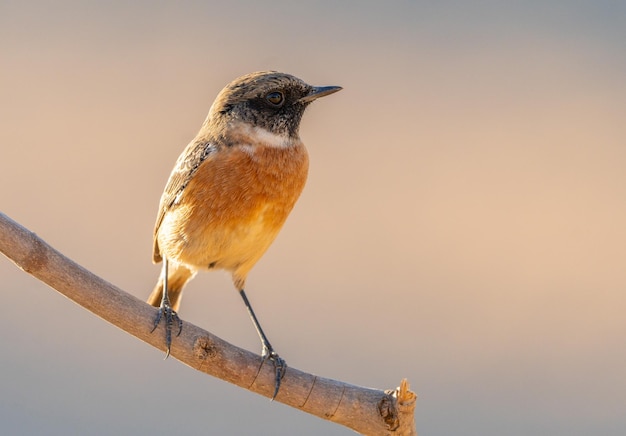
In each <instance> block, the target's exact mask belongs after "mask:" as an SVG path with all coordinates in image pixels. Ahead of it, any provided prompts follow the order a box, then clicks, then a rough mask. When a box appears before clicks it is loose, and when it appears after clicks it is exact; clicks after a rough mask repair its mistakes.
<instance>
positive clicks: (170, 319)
mask: <svg viewBox="0 0 626 436" xmlns="http://www.w3.org/2000/svg"><path fill="white" fill-rule="evenodd" d="M163 317H164V318H165V347H166V350H165V358H166V359H167V358H168V357H169V355H170V347H171V345H172V325H173V324H174V322H176V323H177V324H178V333H176V336H180V333H181V332H182V331H183V321H182V320H181V319H180V318H179V316H178V314H177V313H176V311H175V310H173V309H172V307H171V306H170V305H169V304H164V305H161V307H159V311H158V312H157V316H156V318H155V319H154V326H152V330H150V333H152V332H153V331H154V330H156V328H157V327H158V325H159V323H160V322H161V318H163Z"/></svg>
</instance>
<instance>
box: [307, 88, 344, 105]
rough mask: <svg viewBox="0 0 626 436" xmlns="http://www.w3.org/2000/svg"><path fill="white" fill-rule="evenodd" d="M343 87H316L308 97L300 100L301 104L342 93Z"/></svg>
mask: <svg viewBox="0 0 626 436" xmlns="http://www.w3.org/2000/svg"><path fill="white" fill-rule="evenodd" d="M342 89H343V88H342V87H341V86H314V87H313V88H312V89H311V92H309V93H308V94H307V95H305V96H304V97H302V98H301V99H300V100H298V101H299V102H301V103H311V102H312V101H313V100H316V99H318V98H320V97H324V96H327V95H330V94H334V93H335V92H337V91H341V90H342Z"/></svg>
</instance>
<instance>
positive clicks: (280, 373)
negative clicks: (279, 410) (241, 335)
mask: <svg viewBox="0 0 626 436" xmlns="http://www.w3.org/2000/svg"><path fill="white" fill-rule="evenodd" d="M261 357H263V363H265V361H266V360H268V359H269V360H270V361H271V362H272V364H273V365H274V374H275V378H274V395H272V401H273V400H274V398H276V395H277V394H278V390H279V389H280V382H281V381H282V379H283V377H284V376H285V372H286V371H287V362H285V360H284V359H283V358H282V357H280V356H279V355H278V353H277V352H276V351H274V349H273V348H272V346H271V345H269V344H268V345H266V344H264V345H263V352H262V353H261Z"/></svg>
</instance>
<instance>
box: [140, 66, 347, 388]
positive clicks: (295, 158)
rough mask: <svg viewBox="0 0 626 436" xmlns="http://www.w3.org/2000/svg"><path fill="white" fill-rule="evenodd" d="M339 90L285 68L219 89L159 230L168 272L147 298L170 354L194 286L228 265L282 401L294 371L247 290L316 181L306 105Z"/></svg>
mask: <svg viewBox="0 0 626 436" xmlns="http://www.w3.org/2000/svg"><path fill="white" fill-rule="evenodd" d="M341 89H342V88H341V87H339V86H323V87H316V86H311V85H308V84H306V83H305V82H303V81H302V80H300V79H298V78H297V77H294V76H292V75H289V74H284V73H279V72H276V71H263V72H256V73H251V74H248V75H245V76H242V77H239V78H238V79H235V80H234V81H232V82H231V83H229V84H228V85H226V87H225V88H224V89H223V90H222V91H221V92H220V93H219V94H218V96H217V97H216V99H215V101H214V102H213V105H212V106H211V109H210V110H209V114H208V116H207V118H206V120H205V121H204V123H203V124H202V127H201V128H200V131H199V132H198V134H197V135H196V137H195V138H194V139H193V140H192V141H191V142H190V143H189V144H188V145H187V147H186V148H185V149H184V151H183V152H182V154H181V155H180V156H179V157H178V160H177V161H176V165H175V166H174V169H173V170H172V173H171V174H170V177H169V180H168V182H167V185H166V186H165V190H164V191H163V195H162V196H161V201H160V204H159V212H158V214H157V219H156V224H155V226H154V251H153V261H154V263H158V262H160V261H161V260H162V261H163V269H162V273H161V276H160V278H159V280H158V282H157V284H156V286H155V288H154V290H153V291H152V293H151V294H150V297H149V298H148V303H149V304H151V305H153V306H155V307H159V310H158V313H157V316H156V318H155V321H154V327H153V329H152V330H153V331H154V330H155V329H156V327H157V326H158V325H159V323H160V321H161V319H162V318H164V320H165V342H166V348H167V351H166V357H167V356H168V355H169V353H170V346H171V342H172V327H173V324H174V323H176V324H177V326H176V328H177V334H180V332H181V331H182V321H181V320H180V318H179V317H178V315H177V313H176V311H177V310H178V308H179V306H180V300H181V297H182V291H183V288H184V286H185V284H186V283H187V282H188V281H189V280H191V279H192V278H193V277H194V276H195V275H196V273H197V272H198V271H202V270H214V269H222V270H226V271H228V272H230V273H231V274H232V279H233V283H234V285H235V288H236V289H237V290H238V291H239V294H240V295H241V298H242V299H243V302H244V304H245V306H246V309H247V310H248V314H249V315H250V318H251V319H252V322H253V324H254V327H255V329H256V331H257V333H258V335H259V337H260V339H261V344H262V347H263V348H262V353H261V355H262V357H263V361H266V360H267V359H270V361H271V362H272V363H273V365H274V370H275V375H276V378H275V387H274V395H273V397H272V399H273V398H275V397H276V395H277V394H278V389H279V388H280V382H281V379H282V377H283V376H284V373H285V370H286V368H287V366H286V363H285V361H284V360H283V359H282V358H281V357H280V356H279V355H278V354H277V353H276V352H275V351H274V348H273V347H272V345H271V344H270V342H269V340H268V339H267V336H266V335H265V333H264V332H263V329H262V328H261V325H260V324H259V321H258V319H257V317H256V315H255V313H254V311H253V310H252V306H251V305H250V302H249V300H248V297H247V296H246V293H245V291H244V288H245V284H246V278H247V276H248V273H249V272H250V270H251V269H252V267H253V266H254V264H255V263H256V262H257V261H258V260H259V259H260V258H261V256H262V255H263V254H264V253H265V251H266V250H267V249H268V248H269V246H270V245H271V243H272V242H273V241H274V239H275V238H276V236H277V235H278V232H279V231H280V229H281V227H282V226H283V224H284V222H285V220H286V219H287V216H288V215H289V213H290V212H291V210H292V208H293V206H294V204H295V203H296V200H297V199H298V197H299V196H300V193H301V192H302V189H303V188H304V184H305V182H306V178H307V172H308V166H309V159H308V154H307V151H306V148H305V147H304V144H303V143H302V141H301V140H300V136H299V134H298V131H299V127H300V120H301V119H302V115H303V113H304V110H305V109H306V107H307V106H308V105H309V104H310V103H311V102H312V101H314V100H316V99H318V98H320V97H324V96H326V95H329V94H332V93H335V92H337V91H339V90H341Z"/></svg>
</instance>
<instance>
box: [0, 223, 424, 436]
mask: <svg viewBox="0 0 626 436" xmlns="http://www.w3.org/2000/svg"><path fill="white" fill-rule="evenodd" d="M0 252H2V253H3V254H4V255H5V256H7V257H8V258H9V259H11V260H12V261H13V262H14V263H15V264H16V265H17V266H18V267H19V268H21V269H22V270H24V271H25V272H27V273H29V274H31V275H33V276H34V277H36V278H37V279H39V280H41V281H42V282H44V283H46V284H47V285H49V286H50V287H52V288H54V289H56V290H57V291H58V292H60V293H61V294H63V295H65V296H66V297H68V298H70V299H71V300H73V301H74V302H76V303H78V304H79V305H81V306H83V307H84V308H85V309H87V310H89V311H91V312H93V313H94V314H96V315H97V316H99V317H100V318H102V319H104V320H106V321H108V322H110V323H111V324H113V325H115V326H117V327H119V328H120V329H122V330H124V331H126V332H127V333H130V334H131V335H133V336H135V337H137V338H138V339H141V340H142V341H144V342H146V343H147V344H150V345H152V346H153V347H155V348H158V349H160V350H164V348H165V347H164V333H163V328H164V327H163V325H161V326H160V327H159V328H158V330H157V331H155V332H154V334H151V333H150V330H151V329H152V323H153V320H154V317H155V315H156V309H155V308H154V307H152V306H150V305H148V304H146V303H144V302H143V301H141V300H139V299H137V298H135V297H134V296H132V295H130V294H128V293H126V292H124V291H122V290H120V289H119V288H117V287H115V286H113V285H112V284H110V283H108V282H107V281H105V280H103V279H101V278H100V277H98V276H96V275H95V274H93V273H91V272H89V271H88V270H86V269H85V268H83V267H81V266H80V265H78V264H77V263H75V262H73V261H72V260H70V259H68V258H66V257H65V256H63V255H62V254H61V253H59V252H58V251H56V250H55V249H53V248H52V247H50V246H49V245H48V244H46V243H45V242H44V241H43V240H41V239H40V238H39V237H38V236H37V235H35V234H34V233H32V232H30V231H29V230H27V229H25V228H24V227H22V226H20V225H19V224H18V223H16V222H15V221H13V220H11V219H10V218H8V217H7V216H6V215H4V214H2V213H0ZM171 355H172V356H173V357H174V358H176V359H178V360H180V361H181V362H183V363H184V364H186V365H188V366H190V367H192V368H194V369H197V370H198V371H202V372H204V373H207V374H210V375H212V376H214V377H218V378H220V379H222V380H225V381H228V382H230V383H233V384H235V385H237V386H240V387H242V388H244V389H248V390H249V391H252V392H255V393H257V394H260V395H264V396H266V397H271V395H272V393H273V390H274V368H273V367H272V365H271V363H266V364H263V362H262V359H261V357H260V356H258V355H256V354H254V353H251V352H249V351H246V350H244V349H241V348H239V347H236V346H234V345H231V344H229V343H228V342H226V341H224V340H222V339H220V338H218V337H217V336H215V335H213V334H212V333H209V332H207V331H205V330H203V329H201V328H199V327H196V326H195V325H193V324H190V323H187V322H185V325H184V327H183V331H182V333H181V335H180V336H179V337H178V338H177V339H176V341H174V342H173V344H172V349H171ZM275 401H279V402H281V403H284V404H287V405H289V406H291V407H294V408H296V409H299V410H302V411H304V412H307V413H310V414H312V415H315V416H318V417H320V418H322V419H326V420H329V421H333V422H336V423H338V424H341V425H344V426H346V427H349V428H351V429H353V430H355V431H357V432H359V433H362V434H368V435H369V434H371V435H403V436H404V435H416V432H415V422H414V418H413V414H414V410H415V402H416V396H415V394H414V393H413V392H411V391H409V390H408V383H407V382H406V380H403V381H402V383H401V386H400V387H399V388H396V389H394V390H390V391H380V390H376V389H370V388H364V387H360V386H354V385H350V384H347V383H343V382H340V381H336V380H331V379H327V378H323V377H318V376H316V375H313V374H308V373H306V372H303V371H300V370H298V369H295V368H292V367H289V368H288V369H287V372H286V374H285V377H284V379H283V381H282V384H281V388H280V391H279V393H278V396H277V397H276V400H275Z"/></svg>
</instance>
